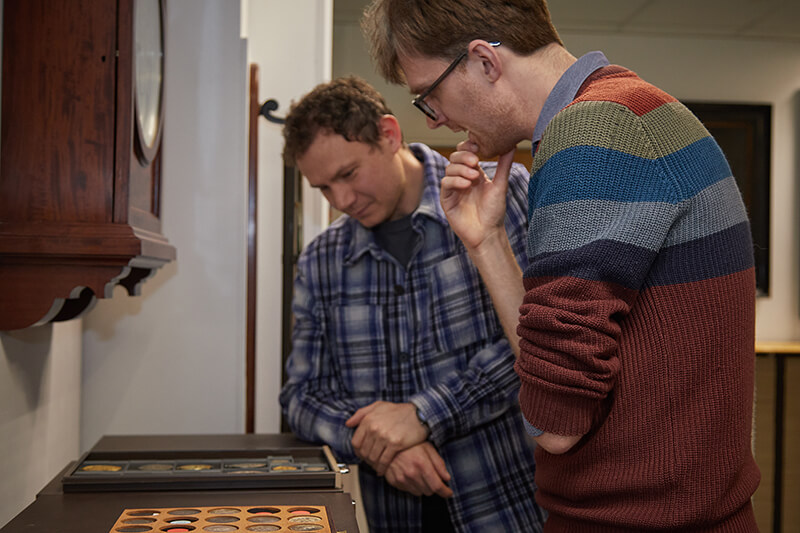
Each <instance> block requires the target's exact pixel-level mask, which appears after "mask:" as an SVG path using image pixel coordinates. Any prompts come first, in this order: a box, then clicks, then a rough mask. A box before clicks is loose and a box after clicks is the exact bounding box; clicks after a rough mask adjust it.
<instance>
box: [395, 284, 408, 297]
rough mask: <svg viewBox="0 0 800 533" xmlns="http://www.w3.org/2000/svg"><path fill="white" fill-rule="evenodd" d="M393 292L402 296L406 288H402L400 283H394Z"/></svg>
mask: <svg viewBox="0 0 800 533" xmlns="http://www.w3.org/2000/svg"><path fill="white" fill-rule="evenodd" d="M394 293H395V295H397V296H402V295H404V294H405V293H406V290H405V289H404V288H403V286H402V285H395V286H394Z"/></svg>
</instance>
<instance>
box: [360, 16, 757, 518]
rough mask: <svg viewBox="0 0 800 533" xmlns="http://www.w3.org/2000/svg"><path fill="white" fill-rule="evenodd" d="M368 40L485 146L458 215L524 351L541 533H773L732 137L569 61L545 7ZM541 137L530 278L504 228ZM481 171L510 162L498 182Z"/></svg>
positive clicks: (457, 19) (419, 24)
mask: <svg viewBox="0 0 800 533" xmlns="http://www.w3.org/2000/svg"><path fill="white" fill-rule="evenodd" d="M363 27H364V29H365V33H366V35H367V37H368V41H369V42H370V45H371V47H372V49H371V53H372V55H373V58H374V59H375V61H376V64H377V67H378V70H379V71H380V72H381V73H382V74H383V76H384V77H386V78H387V79H388V80H390V81H393V82H397V83H406V84H408V87H409V89H410V90H411V91H412V92H413V93H418V94H419V96H417V98H415V100H414V104H415V105H416V106H417V107H418V108H419V109H420V110H422V111H423V112H424V113H425V114H426V116H427V120H428V125H429V126H430V127H432V128H436V127H439V126H442V125H444V126H447V127H449V128H451V129H453V130H454V131H465V132H467V140H465V141H463V142H462V143H460V144H459V145H458V148H457V151H456V152H455V153H454V154H453V155H452V156H451V158H450V161H451V164H450V166H449V167H448V169H447V177H446V178H445V179H444V180H443V182H442V195H441V198H442V205H443V207H444V210H445V212H446V214H447V216H448V219H449V221H450V224H451V226H452V227H453V229H454V231H456V233H457V234H458V235H459V237H460V238H461V240H462V241H463V242H464V244H465V246H466V248H467V250H468V253H469V255H470V257H471V259H472V260H473V262H474V263H475V265H476V266H477V267H478V270H479V271H480V273H481V275H482V277H483V278H484V281H485V283H486V286H487V288H488V290H489V292H490V294H491V296H492V300H493V302H494V304H495V307H496V309H497V312H498V316H500V318H501V321H502V323H503V327H504V329H505V331H506V334H507V336H508V338H509V340H510V341H511V343H512V346H513V347H514V350H515V352H516V353H517V354H518V358H517V362H516V365H515V368H516V371H517V373H518V374H519V376H520V378H521V382H522V386H521V390H520V395H519V400H520V405H521V407H522V412H523V415H524V417H525V425H526V428H527V429H528V432H529V433H530V434H531V435H533V436H534V437H535V439H536V441H537V443H538V445H539V446H538V449H537V452H536V461H537V472H536V483H537V485H538V487H539V492H538V493H537V499H538V500H539V502H540V503H541V505H542V506H543V507H545V508H546V509H547V510H548V511H549V512H550V516H549V518H548V522H547V523H546V525H545V531H549V532H576V533H593V532H612V531H682V532H688V531H703V532H729V531H730V532H749V531H757V527H756V525H755V519H754V516H753V510H752V505H751V503H750V497H751V495H752V494H753V492H754V491H755V488H756V486H757V485H758V482H759V471H758V468H757V466H756V464H755V461H754V459H753V456H752V453H751V450H750V425H751V415H752V394H753V373H754V350H753V343H754V322H755V319H754V308H755V302H754V298H755V278H754V266H753V251H752V242H751V238H750V229H749V223H748V219H747V214H746V212H745V209H744V206H743V204H742V200H741V196H740V194H739V191H738V189H737V187H736V183H735V180H734V177H733V176H732V175H731V171H730V168H729V167H728V164H727V162H726V160H725V157H724V156H723V154H722V152H721V150H720V149H719V147H718V145H717V143H716V142H715V141H714V139H713V138H712V137H711V136H710V135H709V133H708V132H707V131H706V129H705V128H704V127H703V126H702V124H701V123H700V122H699V121H698V120H697V119H696V118H695V117H694V116H693V115H692V114H691V113H690V112H689V111H688V110H687V109H686V108H685V107H684V106H683V105H681V103H680V102H678V101H677V100H676V99H675V98H673V97H671V96H670V95H668V94H666V93H665V92H663V91H661V90H660V89H658V88H656V87H654V86H652V85H650V84H648V83H646V82H645V81H643V80H642V79H640V78H639V77H638V76H636V74H634V73H633V72H631V71H630V70H627V69H625V68H623V67H619V66H616V65H610V64H609V63H608V61H607V60H606V58H605V56H604V55H603V54H602V53H600V52H592V53H589V54H586V55H584V56H583V57H581V58H579V59H578V58H575V57H574V56H572V55H571V54H570V53H569V52H568V51H567V50H566V49H565V48H564V46H563V43H562V42H561V41H560V39H559V37H558V34H557V32H556V30H555V28H554V27H553V25H552V23H551V21H550V18H549V13H548V10H547V5H546V3H545V1H544V0H513V1H511V0H509V1H486V0H440V1H437V2H426V1H424V0H375V1H373V3H372V4H371V5H370V6H369V7H368V8H367V11H366V12H365V17H364V20H363ZM523 140H531V141H532V145H533V154H534V159H533V166H532V169H531V179H530V185H529V192H528V217H529V229H528V236H527V255H528V266H527V267H526V268H525V270H524V272H523V271H521V269H520V268H519V266H518V265H517V263H516V261H515V260H514V256H513V254H512V253H511V249H510V247H509V245H508V235H507V234H506V233H505V230H504V228H503V224H502V221H503V211H504V209H505V204H504V198H505V190H506V186H507V185H506V181H505V175H506V174H505V172H504V169H505V168H508V167H509V166H510V163H511V160H512V158H513V153H514V150H515V148H516V145H517V143H519V142H520V141H523ZM479 156H480V157H492V156H500V158H499V165H498V170H497V173H496V174H495V177H494V179H493V180H490V179H488V178H487V176H486V175H485V174H484V173H483V172H481V171H480V169H479V167H478V165H477V162H478V159H479Z"/></svg>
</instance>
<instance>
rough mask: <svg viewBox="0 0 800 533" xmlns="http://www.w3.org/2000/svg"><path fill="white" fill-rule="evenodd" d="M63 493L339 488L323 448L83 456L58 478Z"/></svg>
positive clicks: (336, 469)
mask: <svg viewBox="0 0 800 533" xmlns="http://www.w3.org/2000/svg"><path fill="white" fill-rule="evenodd" d="M61 483H62V487H63V489H64V491H65V492H92V491H114V490H117V491H130V490H195V489H242V488H266V489H287V488H289V489H295V488H317V489H319V488H341V476H340V473H339V467H338V463H337V462H336V460H335V459H334V458H333V455H332V454H331V451H330V448H328V447H327V446H320V447H307V448H294V449H277V450H262V451H260V452H259V451H254V450H238V451H219V452H209V451H205V452H163V453H160V452H146V453H136V452H126V453H122V452H101V453H88V454H86V455H84V456H83V457H82V458H81V459H80V460H79V461H78V462H77V463H76V465H75V466H74V468H72V469H71V470H70V471H69V472H67V474H66V475H65V476H64V477H63V478H62V480H61Z"/></svg>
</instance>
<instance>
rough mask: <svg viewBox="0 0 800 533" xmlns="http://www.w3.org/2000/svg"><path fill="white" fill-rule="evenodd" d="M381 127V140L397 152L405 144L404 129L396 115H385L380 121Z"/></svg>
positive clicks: (379, 125)
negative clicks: (401, 127)
mask: <svg viewBox="0 0 800 533" xmlns="http://www.w3.org/2000/svg"><path fill="white" fill-rule="evenodd" d="M378 127H379V128H380V129H381V140H382V141H383V142H385V143H386V145H387V146H388V147H390V148H391V149H392V152H396V151H397V150H399V149H400V148H401V147H402V146H403V130H402V129H400V123H399V122H398V121H397V118H396V117H395V116H394V115H383V116H382V117H381V118H380V121H379V122H378Z"/></svg>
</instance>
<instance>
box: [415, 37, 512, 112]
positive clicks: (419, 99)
mask: <svg viewBox="0 0 800 533" xmlns="http://www.w3.org/2000/svg"><path fill="white" fill-rule="evenodd" d="M489 44H490V45H491V46H494V47H497V46H500V41H492V42H490V43H489ZM467 52H468V50H464V51H463V52H461V54H459V56H458V57H457V58H455V59H454V60H453V62H452V63H450V66H448V67H447V68H446V69H445V71H444V72H442V75H441V76H439V77H438V78H436V81H434V82H433V83H431V85H430V86H429V87H428V88H427V89H425V90H424V91H423V92H422V93H421V94H418V95H417V96H416V97H415V98H414V99H413V100H411V103H412V104H414V107H416V108H417V109H419V110H420V111H422V112H423V113H425V116H426V117H428V118H429V119H431V120H437V119H438V118H439V116H438V115H437V114H436V111H434V109H433V108H432V107H431V106H430V105H428V103H427V102H426V101H425V98H427V96H428V95H429V94H431V92H433V90H434V89H435V88H436V87H437V86H438V85H439V84H440V83H442V80H444V79H445V78H446V77H447V75H448V74H450V73H451V72H453V69H455V68H456V66H457V65H458V64H459V63H460V62H461V60H462V59H464V58H465V57H467Z"/></svg>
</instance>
